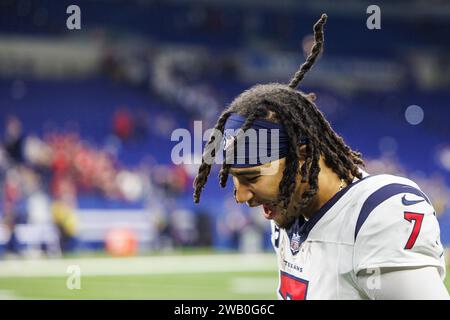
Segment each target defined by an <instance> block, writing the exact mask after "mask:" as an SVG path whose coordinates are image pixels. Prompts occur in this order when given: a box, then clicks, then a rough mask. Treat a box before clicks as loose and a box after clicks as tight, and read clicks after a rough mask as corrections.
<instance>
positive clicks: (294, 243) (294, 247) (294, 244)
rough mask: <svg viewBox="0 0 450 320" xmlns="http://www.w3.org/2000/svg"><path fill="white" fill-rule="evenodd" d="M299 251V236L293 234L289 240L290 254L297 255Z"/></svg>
mask: <svg viewBox="0 0 450 320" xmlns="http://www.w3.org/2000/svg"><path fill="white" fill-rule="evenodd" d="M299 250H300V235H299V234H298V233H294V234H293V235H292V239H291V252H292V254H297V253H298V251H299Z"/></svg>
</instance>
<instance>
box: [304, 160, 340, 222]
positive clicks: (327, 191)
mask: <svg viewBox="0 0 450 320" xmlns="http://www.w3.org/2000/svg"><path fill="white" fill-rule="evenodd" d="M320 166H321V167H320V173H319V176H318V181H317V182H318V190H317V194H316V195H315V196H314V198H313V199H312V201H311V204H310V205H309V206H308V207H307V208H305V209H304V210H302V214H303V216H304V217H305V218H306V219H308V220H309V219H311V218H312V217H313V216H314V214H315V213H316V212H317V211H319V209H320V208H322V207H323V205H324V204H325V203H327V202H328V201H329V200H330V199H331V198H332V197H333V196H334V195H335V194H336V193H338V192H339V191H340V190H341V189H342V188H343V187H345V186H347V184H346V183H345V182H344V183H343V181H342V180H341V179H340V178H339V176H338V175H337V174H336V173H335V172H334V171H333V170H332V169H331V168H329V167H327V166H326V165H325V163H324V162H323V161H322V159H321V161H320Z"/></svg>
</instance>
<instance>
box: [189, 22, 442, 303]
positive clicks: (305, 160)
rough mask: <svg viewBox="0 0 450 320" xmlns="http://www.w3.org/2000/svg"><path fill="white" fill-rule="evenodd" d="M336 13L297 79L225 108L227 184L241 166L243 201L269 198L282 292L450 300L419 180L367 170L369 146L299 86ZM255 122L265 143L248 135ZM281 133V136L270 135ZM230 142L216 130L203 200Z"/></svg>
mask: <svg viewBox="0 0 450 320" xmlns="http://www.w3.org/2000/svg"><path fill="white" fill-rule="evenodd" d="M326 19H327V16H326V15H325V14H323V15H322V16H321V18H320V20H319V21H318V22H317V23H316V24H315V25H314V37H315V43H314V45H313V47H312V50H311V53H310V55H309V56H308V57H307V60H306V62H305V63H304V64H303V65H302V66H301V67H300V69H299V70H298V72H296V74H295V75H294V77H293V78H292V80H291V81H290V83H289V84H288V85H283V84H267V85H257V86H255V87H253V88H251V89H250V90H248V91H245V92H244V93H242V94H241V95H239V96H238V97H237V98H236V99H235V100H234V101H233V102H232V103H231V105H230V106H229V107H228V108H227V109H226V110H225V111H224V112H223V113H222V115H221V116H220V118H219V120H218V121H217V124H216V127H215V129H216V131H219V132H220V133H225V143H224V145H225V148H224V160H225V161H224V163H223V166H222V169H221V170H220V175H219V177H220V184H221V186H222V187H225V185H226V182H227V179H228V175H229V174H231V175H232V176H233V183H234V187H235V188H234V196H235V199H236V202H238V203H244V202H246V203H247V204H248V205H249V206H250V207H255V206H260V205H262V207H263V209H264V217H265V218H267V219H269V220H271V225H272V244H273V246H274V248H275V251H276V253H277V256H278V267H279V271H280V274H279V280H280V282H279V288H278V297H279V298H280V299H448V292H447V290H446V288H445V286H444V285H443V282H442V279H443V278H444V276H445V264H444V258H443V247H442V245H441V242H440V230H439V224H438V221H437V219H436V216H435V211H434V209H433V206H432V205H431V203H430V200H429V199H428V197H427V196H426V195H425V194H424V193H423V192H422V191H421V190H420V188H419V186H417V184H415V183H414V182H413V181H411V180H409V179H406V178H402V177H397V176H392V175H386V174H381V175H368V174H367V173H366V172H365V171H363V170H362V169H361V168H360V167H363V166H364V162H363V160H362V158H361V154H360V153H358V152H355V151H353V150H352V149H351V148H350V147H349V146H347V145H346V144H345V142H344V140H343V139H342V138H341V137H340V136H339V135H338V134H336V132H334V131H333V129H332V128H331V126H330V124H329V123H328V121H327V120H326V119H325V118H324V116H323V114H322V113H321V112H320V111H319V109H318V108H317V107H316V105H315V104H314V95H313V94H309V95H307V94H304V93H303V92H300V91H298V90H296V88H297V86H298V84H299V83H300V81H301V80H302V79H303V77H304V75H305V73H306V72H307V71H308V70H309V69H310V68H311V67H312V65H313V64H314V62H315V60H316V58H317V56H318V55H319V53H320V52H321V49H322V47H323V42H324V40H323V39H324V36H323V26H324V24H325V22H326ZM236 129H238V130H237V133H236V134H235V135H230V134H227V132H229V131H230V130H231V131H233V130H236ZM251 130H253V131H254V132H257V133H258V134H259V137H260V138H259V139H260V140H259V143H258V144H257V145H256V144H255V143H250V142H249V140H250V139H246V133H247V132H249V131H251ZM273 133H276V135H275V136H276V137H277V140H275V143H273V141H272V139H271V140H270V141H271V143H269V142H268V140H267V139H268V137H271V138H272V137H273V136H274V135H273ZM263 138H265V139H263ZM261 141H263V142H264V141H265V143H262V144H261ZM221 146H222V139H221V138H220V139H219V138H217V136H216V135H211V138H210V140H209V142H208V143H207V145H206V150H205V153H204V154H203V160H202V164H201V166H200V168H199V172H198V175H197V177H196V178H195V181H194V188H195V191H194V201H195V202H196V203H198V202H199V201H200V194H201V191H202V189H203V188H204V186H205V183H206V181H207V178H208V175H209V172H210V170H211V161H207V159H208V156H212V158H215V155H216V150H217V149H219V148H221ZM255 146H256V148H257V149H258V150H257V151H258V152H256V153H255V152H253V153H252V152H251V150H250V149H252V148H253V149H254V148H255ZM239 147H242V148H243V149H244V152H243V153H242V152H241V153H239ZM247 149H249V150H247ZM236 151H238V152H236ZM261 151H265V155H268V154H270V155H271V157H269V158H268V157H265V156H261V154H263V152H261ZM230 155H231V156H230ZM273 155H275V158H273V157H272V156H273Z"/></svg>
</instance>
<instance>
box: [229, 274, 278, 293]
mask: <svg viewBox="0 0 450 320" xmlns="http://www.w3.org/2000/svg"><path fill="white" fill-rule="evenodd" d="M274 276H275V277H274V278H270V277H247V278H244V277H236V278H233V279H232V280H231V285H230V287H231V291H233V292H236V293H244V294H254V293H261V294H266V293H273V294H274V298H275V291H276V290H277V287H278V279H277V278H276V273H274Z"/></svg>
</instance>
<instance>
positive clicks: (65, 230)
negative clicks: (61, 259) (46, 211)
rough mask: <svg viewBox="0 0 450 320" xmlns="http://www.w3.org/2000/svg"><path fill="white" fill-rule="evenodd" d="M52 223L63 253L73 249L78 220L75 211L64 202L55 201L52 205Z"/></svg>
mask: <svg viewBox="0 0 450 320" xmlns="http://www.w3.org/2000/svg"><path fill="white" fill-rule="evenodd" d="M52 217H53V222H54V223H55V225H56V226H57V228H58V231H59V242H60V245H61V250H62V251H63V252H66V251H71V250H73V249H75V243H76V235H77V231H78V219H77V216H76V214H75V210H74V209H73V208H72V207H71V206H70V205H69V204H67V203H66V202H64V201H61V200H56V201H54V202H53V204H52Z"/></svg>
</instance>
